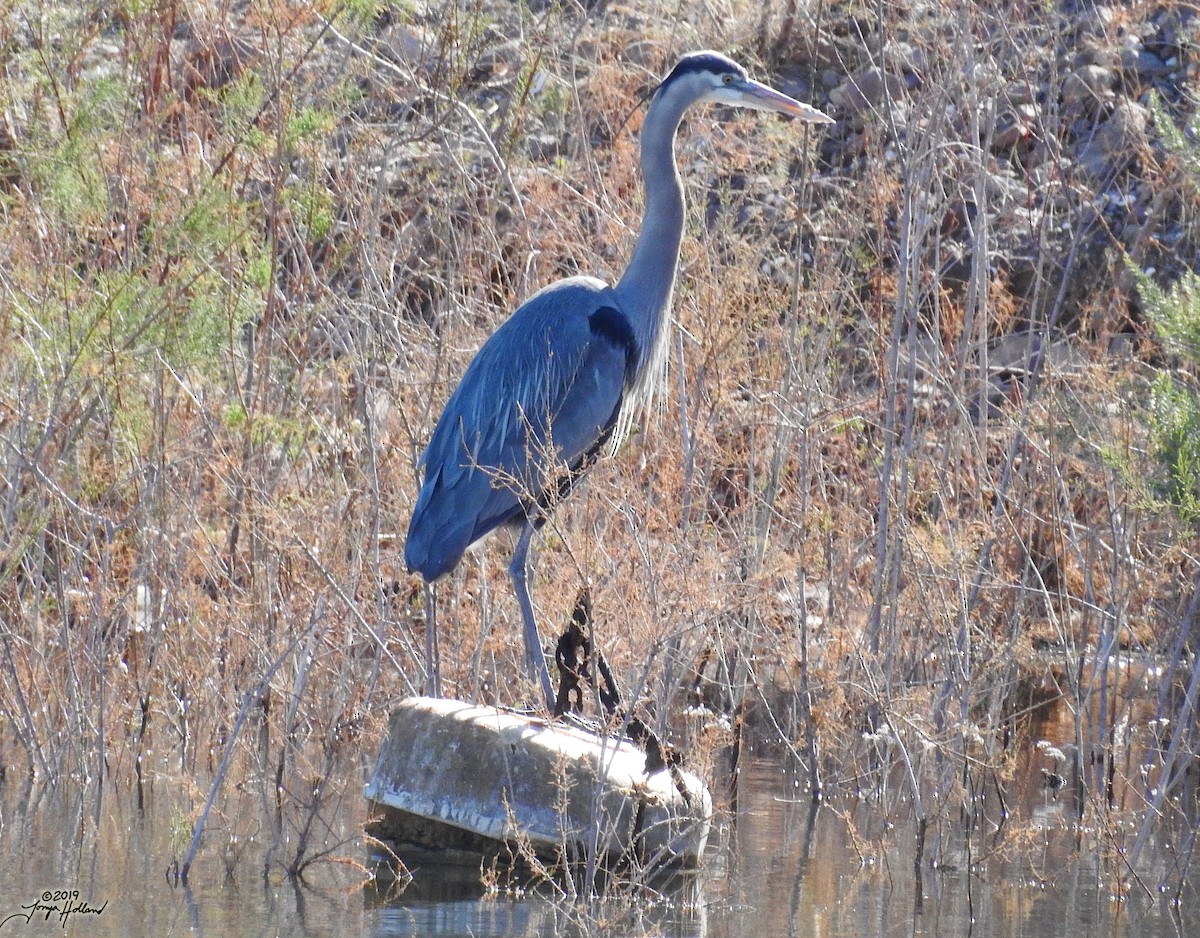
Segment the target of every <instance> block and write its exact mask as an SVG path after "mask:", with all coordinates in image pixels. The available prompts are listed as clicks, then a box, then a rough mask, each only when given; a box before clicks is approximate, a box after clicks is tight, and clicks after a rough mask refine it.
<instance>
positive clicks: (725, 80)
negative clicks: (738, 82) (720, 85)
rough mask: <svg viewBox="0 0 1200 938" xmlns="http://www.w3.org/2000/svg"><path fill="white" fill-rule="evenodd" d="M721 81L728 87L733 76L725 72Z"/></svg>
mask: <svg viewBox="0 0 1200 938" xmlns="http://www.w3.org/2000/svg"><path fill="white" fill-rule="evenodd" d="M721 81H723V82H725V84H727V85H728V84H729V83H730V82H732V81H733V76H732V75H730V74H729V73H728V72H726V73H725V74H724V75H722V76H721Z"/></svg>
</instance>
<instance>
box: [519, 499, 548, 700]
mask: <svg viewBox="0 0 1200 938" xmlns="http://www.w3.org/2000/svg"><path fill="white" fill-rule="evenodd" d="M533 532H534V527H533V524H532V523H530V522H529V521H526V522H525V527H524V528H523V529H522V530H521V537H520V539H519V540H518V541H517V549H516V550H515V551H514V552H513V558H512V563H510V564H509V565H508V572H509V575H510V576H512V581H513V589H515V590H516V592H517V604H518V605H519V606H520V607H521V619H522V620H523V621H524V623H525V659H526V661H527V662H528V664H529V673H530V675H531V676H532V677H533V679H534V680H539V679H540V680H541V682H542V693H543V694H544V695H545V698H546V710H547V711H549V712H551V713H552V712H553V711H554V688H553V686H552V685H551V684H550V669H549V668H548V667H547V666H546V654H545V652H543V651H542V639H541V637H540V636H539V635H538V628H537V622H536V621H535V620H534V617H533V600H532V599H531V598H530V596H529V584H528V582H527V575H526V574H527V571H528V569H529V544H530V542H531V541H532V540H533Z"/></svg>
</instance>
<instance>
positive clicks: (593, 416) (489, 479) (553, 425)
mask: <svg viewBox="0 0 1200 938" xmlns="http://www.w3.org/2000/svg"><path fill="white" fill-rule="evenodd" d="M622 324H624V327H623V328H622ZM635 359H636V349H635V348H634V346H633V343H632V333H631V332H630V331H629V330H628V325H627V322H626V321H625V319H624V316H623V314H621V313H620V311H619V309H618V307H617V304H616V299H615V297H614V296H613V294H612V290H611V289H610V288H608V287H607V286H605V285H604V284H603V283H602V282H600V281H598V280H594V279H592V278H583V277H578V278H571V279H569V280H564V281H559V282H558V283H556V284H553V285H552V286H550V287H547V288H546V289H544V290H542V291H540V292H539V293H537V294H535V295H534V296H533V297H531V298H530V299H529V300H528V301H527V302H526V303H525V304H523V305H522V306H521V307H520V308H519V309H518V310H517V311H516V312H515V313H513V315H512V316H511V317H509V319H508V320H507V321H506V322H505V323H504V324H503V325H502V326H501V327H500V328H499V329H497V330H496V332H495V333H493V334H492V336H491V337H490V338H489V339H488V340H487V342H485V343H484V345H483V346H482V347H481V348H480V350H479V351H478V353H476V355H475V358H474V359H473V360H472V361H471V364H470V365H469V366H468V367H467V370H466V372H465V373H464V374H463V377H462V380H461V381H460V382H459V385H458V387H457V388H456V389H455V391H454V393H453V394H452V395H451V396H450V400H449V401H447V403H446V407H445V410H444V411H443V412H442V415H441V417H440V418H439V420H438V423H437V426H436V427H435V429H434V431H433V435H432V437H431V438H430V441H429V446H428V447H427V448H426V450H425V453H424V455H423V456H422V463H423V468H424V483H423V485H422V488H421V492H420V494H419V495H418V498H417V504H416V507H415V509H414V511H413V518H412V522H411V523H410V525H409V531H408V539H407V542H406V545H405V560H406V562H407V564H408V567H409V569H412V570H418V571H420V572H421V574H422V575H423V576H425V578H426V579H427V580H433V579H436V578H437V577H439V576H442V575H444V574H446V573H448V572H449V571H450V570H452V569H453V568H454V567H455V566H456V565H457V563H458V561H459V560H460V559H461V557H462V555H463V553H464V552H465V551H466V550H467V548H468V547H470V545H471V544H473V543H475V542H476V541H478V540H480V539H481V538H483V537H485V536H486V535H487V534H489V533H490V532H491V531H493V530H494V529H495V528H497V527H499V526H501V525H503V524H507V523H510V522H514V521H523V520H524V519H525V518H537V517H539V516H541V515H542V514H544V512H545V511H547V510H548V508H549V506H550V505H551V504H552V502H553V501H554V500H555V498H556V497H557V495H559V494H561V493H563V492H565V491H566V489H567V488H569V486H570V481H569V480H571V479H572V478H573V477H574V475H576V474H578V472H579V471H581V470H582V469H584V468H586V467H587V465H589V464H590V461H591V459H592V458H593V457H594V455H595V453H596V452H597V450H598V447H599V445H600V444H601V443H602V442H603V441H604V440H605V439H606V438H607V436H608V434H609V433H610V432H611V430H612V427H613V425H614V424H615V422H616V419H617V415H618V414H619V412H620V408H621V403H622V400H623V397H624V393H625V389H626V385H627V382H628V380H629V379H630V377H631V375H632V374H633V362H634V361H635ZM564 479H565V480H568V481H564Z"/></svg>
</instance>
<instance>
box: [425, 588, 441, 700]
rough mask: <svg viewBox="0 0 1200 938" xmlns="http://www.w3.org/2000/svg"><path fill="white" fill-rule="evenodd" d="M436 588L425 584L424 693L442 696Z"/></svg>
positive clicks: (431, 695)
mask: <svg viewBox="0 0 1200 938" xmlns="http://www.w3.org/2000/svg"><path fill="white" fill-rule="evenodd" d="M436 589H437V587H436V586H435V585H434V584H432V583H426V584H425V693H426V694H428V695H429V696H430V697H441V696H442V669H441V653H440V652H439V651H438V640H437V593H436V592H435V590H436Z"/></svg>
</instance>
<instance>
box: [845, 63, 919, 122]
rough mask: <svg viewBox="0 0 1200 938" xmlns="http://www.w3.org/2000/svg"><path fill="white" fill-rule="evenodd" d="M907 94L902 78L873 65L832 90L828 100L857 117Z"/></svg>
mask: <svg viewBox="0 0 1200 938" xmlns="http://www.w3.org/2000/svg"><path fill="white" fill-rule="evenodd" d="M907 92H908V85H907V84H906V83H905V81H904V79H903V78H901V77H900V76H899V75H894V74H892V73H890V72H885V71H884V70H883V69H881V68H879V67H878V66H874V65H873V66H871V67H870V68H865V69H863V70H862V71H861V72H858V73H857V74H855V75H851V76H850V77H849V78H847V79H846V80H845V81H844V82H842V83H841V84H840V85H838V86H837V87H836V88H834V89H833V90H832V91H831V92H829V100H830V101H831V102H833V104H834V105H835V106H837V107H839V108H841V109H842V110H843V111H845V112H847V113H848V114H851V115H858V114H862V113H863V112H864V111H874V110H877V109H879V108H881V107H883V106H884V105H885V103H887V102H889V101H891V102H898V101H900V100H902V99H903V98H904V96H905V95H906V94H907Z"/></svg>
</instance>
